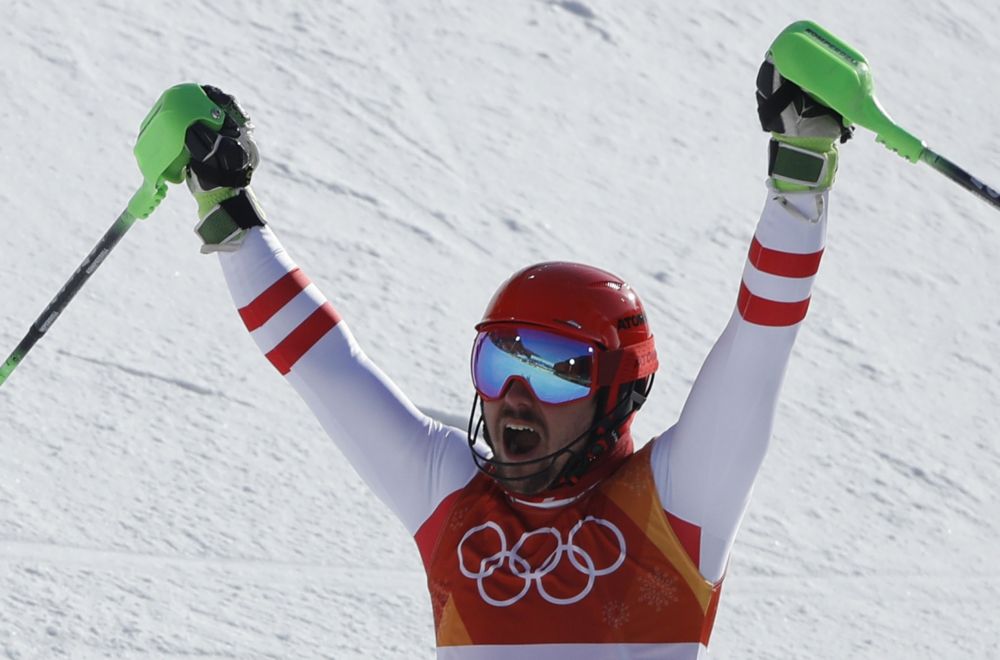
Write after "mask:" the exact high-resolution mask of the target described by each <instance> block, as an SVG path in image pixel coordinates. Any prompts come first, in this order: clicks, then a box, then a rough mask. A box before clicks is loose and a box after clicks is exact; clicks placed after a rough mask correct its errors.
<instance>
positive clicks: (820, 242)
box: [652, 61, 850, 581]
mask: <svg viewBox="0 0 1000 660" xmlns="http://www.w3.org/2000/svg"><path fill="white" fill-rule="evenodd" d="M757 88H758V107H759V111H760V118H761V123H762V126H763V127H764V128H765V130H768V131H772V132H773V139H772V140H771V144H770V158H769V164H768V174H769V175H770V178H769V179H768V196H767V200H766V202H765V204H764V210H763V212H762V213H761V217H760V221H759V223H758V224H757V229H756V231H755V233H754V238H753V240H752V242H751V245H750V250H749V254H748V257H747V262H746V266H745V268H744V270H743V279H742V282H741V284H740V289H739V294H738V296H737V303H736V309H735V310H734V311H733V314H732V317H731V318H730V320H729V324H728V325H727V326H726V329H725V330H724V331H723V333H722V336H721V337H719V340H718V341H717V342H716V344H715V346H714V347H713V348H712V350H711V352H710V353H709V355H708V357H707V358H706V360H705V363H704V365H703V366H702V368H701V371H700V373H699V374H698V377H697V379H696V380H695V383H694V386H693V387H692V389H691V393H690V395H689V396H688V399H687V402H686V403H685V405H684V409H683V411H682V412H681V416H680V419H679V420H678V422H677V424H675V425H674V426H673V427H672V428H671V429H669V430H668V431H667V432H665V433H664V434H663V435H662V436H660V437H659V438H657V440H656V441H655V442H656V445H655V446H654V448H653V456H652V461H653V468H654V474H655V475H656V479H657V489H658V491H659V494H660V499H661V502H662V504H663V507H664V509H666V511H667V513H668V514H669V515H670V516H671V521H672V523H673V525H674V528H675V530H676V531H677V532H678V535H679V536H680V538H681V539H682V541H683V542H684V544H685V547H686V548H687V549H688V553H689V554H690V555H692V558H693V559H694V560H695V562H696V563H697V564H698V566H699V569H700V570H701V573H702V575H704V576H705V577H706V578H707V579H709V580H712V581H718V580H720V579H721V578H722V576H723V574H724V573H725V567H726V561H727V558H728V556H729V551H730V548H731V547H732V544H733V540H734V538H735V536H736V531H737V529H738V527H739V524H740V520H741V519H742V517H743V513H744V512H745V510H746V507H747V503H748V501H749V498H750V493H751V490H752V487H753V483H754V480H755V479H756V477H757V472H758V470H759V468H760V465H761V463H762V461H763V459H764V455H765V453H766V451H767V446H768V442H769V440H770V436H771V428H772V425H773V422H774V413H775V409H776V407H777V401H778V393H779V391H780V389H781V382H782V379H783V377H784V373H785V367H786V366H787V364H788V358H789V356H790V354H791V351H792V346H793V344H794V342H795V337H796V335H797V333H798V330H799V327H800V325H801V323H802V320H803V319H804V318H805V316H806V310H807V309H808V307H809V301H810V294H811V291H812V284H813V280H814V278H815V275H816V272H817V270H818V268H819V263H820V257H821V256H822V254H823V248H824V245H825V236H826V221H827V206H828V195H829V188H830V185H831V184H832V182H833V178H834V174H835V172H836V166H837V146H836V140H837V139H841V140H846V139H847V137H849V136H850V131H849V130H848V129H845V128H844V127H843V123H842V120H841V118H840V116H839V115H836V113H834V112H833V111H832V110H830V109H828V108H826V107H824V106H822V105H820V104H819V103H818V102H816V101H815V100H814V99H812V98H811V97H809V96H808V95H806V94H804V93H803V92H802V91H801V90H800V89H799V88H798V87H796V86H795V85H794V84H793V83H791V82H789V81H787V80H785V79H784V78H781V77H780V75H779V74H778V72H777V71H776V70H775V69H774V67H773V66H772V65H771V63H770V61H766V62H765V63H764V65H763V66H762V67H761V70H760V73H759V75H758V80H757Z"/></svg>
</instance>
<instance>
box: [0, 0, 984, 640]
mask: <svg viewBox="0 0 1000 660" xmlns="http://www.w3.org/2000/svg"><path fill="white" fill-rule="evenodd" d="M219 16H226V20H225V21H220V20H219ZM804 16H810V17H813V18H814V19H815V20H817V21H818V22H820V23H821V24H824V25H826V26H827V27H829V28H830V29H831V30H833V31H834V32H835V33H837V34H839V35H841V36H843V37H844V38H845V39H846V40H847V41H848V42H850V43H852V44H854V45H856V46H857V47H858V48H859V49H860V50H861V51H862V52H864V53H866V55H867V56H868V59H869V61H870V63H871V65H872V70H873V72H874V74H875V79H876V82H877V84H876V89H877V91H878V96H879V99H880V100H881V102H882V103H883V105H884V106H885V107H886V108H887V109H889V110H890V111H891V114H892V115H893V117H894V118H896V119H897V120H899V121H900V122H901V123H902V124H903V125H904V126H906V127H907V128H908V129H910V130H912V131H913V132H914V133H916V134H918V135H920V136H921V137H922V138H924V139H925V140H927V142H928V143H929V144H932V145H933V146H934V147H935V148H937V149H939V150H940V151H941V152H942V153H943V154H945V155H946V156H948V157H949V158H952V159H954V160H955V161H956V162H958V163H960V164H962V165H963V166H965V167H967V168H968V169H969V170H970V171H971V172H973V173H975V174H977V175H981V176H982V177H983V179H984V180H986V181H987V182H990V183H992V184H993V185H994V186H996V185H997V183H998V182H1000V156H998V155H997V154H1000V131H997V130H996V129H995V128H993V119H992V117H991V116H990V113H989V109H990V108H993V107H995V103H994V102H993V98H992V96H993V88H992V87H991V86H990V85H988V84H983V81H984V80H986V81H989V80H993V79H995V78H996V77H997V73H998V72H997V68H998V66H1000V64H998V63H1000V45H998V44H997V43H996V40H995V39H993V37H992V35H995V34H996V33H997V32H998V29H1000V8H998V7H997V6H996V5H995V3H989V2H986V1H985V0H973V1H970V2H965V3H960V4H954V3H953V4H951V5H946V4H937V5H927V6H923V5H921V6H914V5H912V3H903V2H899V1H896V0H894V1H892V2H886V3H882V4H880V5H879V6H878V7H877V8H871V9H870V11H868V12H866V14H865V20H864V21H858V20H856V12H854V10H853V8H848V7H847V6H846V5H838V4H836V3H834V4H830V3H814V4H812V5H808V6H803V5H802V4H801V3H792V2H787V1H781V2H778V3H774V2H771V3H763V2H760V1H759V0H750V1H749V2H747V3H743V4H741V5H740V6H739V7H735V6H733V5H732V4H731V3H730V4H724V3H721V2H717V1H712V2H708V3H702V4H696V3H689V4H687V5H666V4H664V3H657V2H652V1H644V2H637V3H625V4H622V3H613V2H610V0H587V1H586V2H581V1H576V0H520V1H519V2H513V3H503V4H491V3H471V2H464V1H460V0H445V1H443V2H427V1H425V0H417V1H415V2H394V1H386V2H379V3H347V2H341V1H339V0H338V1H334V2H326V3H321V2H317V1H315V0H307V1H304V2H298V3H295V5H294V6H289V5H282V4H280V3H278V4H274V3H271V4H267V3H264V4H256V5H245V4H244V5H240V6H239V7H237V6H236V5H235V4H232V3H228V2H227V1H226V0H224V1H223V3H222V4H221V5H212V6H207V5H195V4H189V5H185V6H184V7H183V8H181V7H178V6H176V5H171V6H169V7H168V6H166V5H164V6H159V5H148V6H147V5H140V4H136V3H128V2H123V1H122V0H99V1H97V2H93V3H62V4H58V3H41V4H39V3H27V2H22V1H18V0H15V1H13V2H9V3H7V6H5V13H4V18H5V20H4V21H2V22H0V56H3V59H4V62H5V66H4V67H3V69H2V70H0V86H2V88H3V89H4V90H5V101H4V103H3V104H0V172H2V173H3V177H4V182H5V185H4V189H3V190H2V191H0V202H2V204H3V207H4V215H3V218H4V219H3V220H0V226H2V228H3V232H4V237H5V240H6V244H7V246H8V248H9V249H8V250H7V252H6V253H5V254H6V256H5V258H4V259H3V260H0V282H3V286H0V337H2V338H3V343H4V345H6V346H8V348H12V347H13V345H15V344H16V342H17V341H18V340H19V339H20V338H21V336H23V333H24V332H25V331H26V330H27V329H28V327H29V325H30V323H31V322H32V321H33V320H34V318H35V316H36V315H37V314H38V313H39V312H40V311H41V309H42V308H43V307H44V305H45V304H46V303H47V302H48V301H49V300H50V299H51V297H52V295H53V294H55V293H56V291H58V289H59V287H60V286H61V285H62V283H63V282H64V281H65V279H66V278H67V277H68V276H69V275H70V274H71V273H72V271H73V268H74V267H75V265H76V264H78V263H79V261H80V259H81V258H82V257H83V256H84V255H85V254H86V253H87V252H88V251H89V249H90V248H91V247H92V245H93V244H94V243H95V242H96V240H97V239H98V238H99V236H100V235H101V233H102V232H103V231H104V230H105V229H106V228H107V226H108V225H109V224H110V223H111V221H112V220H113V219H114V217H115V216H116V215H117V214H118V213H119V212H120V211H121V208H122V207H123V206H124V204H125V202H126V201H127V199H128V197H129V195H131V193H132V191H133V190H134V188H135V186H136V185H138V183H139V176H138V173H137V172H136V168H135V164H134V161H133V160H132V158H131V156H130V149H131V146H132V144H133V141H134V137H135V132H136V129H137V128H138V126H139V123H140V121H141V120H142V118H143V117H144V116H145V113H146V112H147V110H148V109H149V107H150V106H151V105H152V103H153V102H154V100H155V98H156V96H157V95H158V94H159V93H160V91H161V90H163V89H165V88H166V87H168V86H169V85H173V84H176V83H177V82H180V81H185V80H198V81H202V82H209V83H212V84H216V85H218V86H220V87H222V88H224V89H227V90H229V91H232V92H234V93H235V94H236V95H237V96H238V98H240V100H241V102H242V103H243V105H244V106H245V107H246V108H247V109H248V111H249V112H250V113H251V115H252V116H253V119H254V123H255V125H256V126H257V139H258V142H259V144H260V146H261V151H262V156H263V165H262V166H261V168H260V170H259V172H258V173H257V174H255V186H254V187H255V190H256V192H257V195H258V197H259V198H260V199H261V201H262V203H263V205H264V207H265V209H266V210H267V213H268V217H269V219H270V221H271V223H272V225H273V226H274V227H275V230H276V231H277V232H278V234H279V236H280V237H281V238H282V240H283V242H284V243H285V245H286V247H287V248H288V250H289V252H290V254H291V255H292V256H293V258H295V259H296V261H297V262H298V263H299V264H300V266H302V268H303V270H304V271H306V272H307V273H309V274H310V277H311V278H312V279H313V281H314V282H316V283H317V285H318V286H319V287H320V288H321V289H323V290H324V291H325V292H326V293H327V295H328V296H329V297H330V299H331V300H333V301H334V303H335V304H336V305H337V307H338V309H339V311H340V312H341V313H342V315H343V316H344V318H345V319H347V320H348V323H349V325H350V327H351V328H352V330H353V331H354V333H355V334H356V335H357V336H358V338H359V341H360V342H361V344H362V346H363V347H364V348H365V350H366V351H367V352H368V354H369V355H370V357H371V358H372V359H373V360H374V361H375V362H376V363H377V364H379V365H380V366H381V367H382V368H383V370H384V371H385V372H386V373H387V374H388V375H389V376H390V377H391V378H393V379H394V380H395V381H396V382H397V383H398V384H399V385H400V387H401V389H403V390H404V391H405V392H406V393H407V394H408V395H409V396H410V397H411V398H412V400H414V401H416V402H418V403H419V404H420V406H421V409H422V410H424V411H425V412H426V413H427V414H428V415H430V416H432V417H434V418H436V419H439V420H440V421H442V422H443V423H445V424H449V425H451V426H455V427H456V428H459V429H464V428H465V427H466V425H467V423H468V411H469V407H470V405H471V400H472V396H471V387H470V383H469V375H468V364H467V360H468V347H469V345H470V341H471V339H472V326H473V325H474V323H475V322H476V321H477V320H478V318H479V314H480V313H481V312H482V310H483V307H484V305H485V303H486V302H487V300H488V298H489V295H490V293H491V292H492V291H493V290H494V289H495V287H496V286H497V285H498V284H499V283H500V282H501V281H502V280H503V279H504V278H506V277H507V276H508V275H509V274H510V273H511V272H513V271H514V270H515V269H517V268H520V267H522V266H524V265H525V264H527V263H530V262H532V261H540V260H543V259H570V260H575V261H583V262H590V263H593V264H595V265H598V266H603V267H605V268H609V269H610V270H613V271H616V272H618V273H620V274H621V275H623V276H625V277H626V278H627V279H630V280H631V281H632V283H633V284H634V285H635V286H636V288H637V289H638V290H639V291H640V292H641V293H642V295H643V298H644V300H645V302H646V307H647V312H648V314H649V317H650V322H651V324H652V325H653V327H654V329H655V331H656V333H657V342H658V347H659V350H660V352H661V354H662V355H663V358H664V359H663V360H662V363H663V365H664V366H663V371H662V373H661V374H660V375H659V376H658V378H657V384H656V388H655V390H654V392H653V396H652V398H651V399H650V401H649V403H648V404H647V406H646V408H645V409H644V410H643V411H642V412H641V413H640V415H639V416H638V418H637V420H636V424H635V431H636V433H635V435H636V438H637V439H638V440H639V442H640V444H641V443H642V442H644V441H645V440H647V439H648V438H650V437H652V436H654V435H656V434H658V433H659V432H661V431H662V430H663V429H664V428H666V427H667V426H669V425H670V424H671V423H672V422H673V421H674V420H675V419H676V416H677V414H678V413H679V411H680V409H681V407H682V405H683V402H684V397H685V395H686V393H687V391H688V389H689V388H690V386H691V383H692V382H693V379H694V377H695V375H696V374H697V371H698V368H699V366H700V364H701V361H702V360H703V359H704V356H705V354H706V353H707V351H708V350H709V348H710V346H711V343H712V342H713V341H714V339H715V338H716V337H717V336H718V333H719V332H720V331H721V330H722V328H723V327H724V325H725V322H726V320H727V318H728V315H729V314H730V312H731V310H732V305H733V302H734V300H735V297H736V293H737V288H738V284H739V277H740V272H741V269H742V268H743V261H744V258H745V254H746V246H747V244H748V243H749V241H750V238H751V231H752V229H753V222H754V220H755V218H756V216H757V212H758V210H759V208H760V206H761V204H762V203H763V199H764V193H765V190H764V186H763V183H762V182H763V177H764V164H765V150H766V137H765V136H764V135H763V134H762V133H760V132H759V131H758V127H757V120H756V114H755V112H754V110H755V108H754V104H753V93H752V90H753V81H754V76H755V73H756V70H757V66H758V64H759V61H760V57H761V55H762V54H763V51H764V49H765V48H766V46H767V44H768V43H769V42H770V40H771V39H772V38H773V37H774V35H775V34H777V32H778V31H779V30H780V29H781V28H782V27H784V26H785V25H786V24H787V23H789V22H791V21H792V20H797V19H800V18H802V17H804ZM956 98H961V99H963V103H960V104H957V103H955V102H954V99H956ZM52 126H57V127H58V130H49V129H50V127H52ZM831 201H832V206H831V214H830V217H831V224H830V234H829V237H828V245H827V252H826V255H825V257H824V262H823V267H822V269H821V271H820V274H819V277H818V280H817V285H816V287H815V290H814V295H813V300H812V304H811V306H810V313H809V318H808V319H807V321H806V323H805V324H804V327H803V329H802V331H801V332H800V335H799V339H798V343H797V345H796V348H795V354H794V356H793V359H792V362H791V365H790V367H789V371H788V374H787V377H786V382H785V386H784V391H783V395H782V399H781V401H780V404H779V411H778V417H777V419H776V423H775V428H774V439H773V443H772V447H771V450H770V453H769V456H768V458H767V460H766V462H765V465H764V468H763V471H762V473H761V477H760V479H759V481H758V483H757V486H756V492H755V494H754V498H753V500H752V502H751V504H750V507H749V510H748V513H747V517H746V520H745V521H744V525H743V530H742V532H741V534H740V536H739V537H738V538H737V541H736V545H735V547H734V551H733V557H732V562H731V565H730V568H729V572H728V577H727V581H726V585H725V587H724V590H723V593H724V596H723V598H722V603H721V607H720V609H719V614H718V621H717V625H716V629H715V632H714V634H713V638H712V647H711V649H712V657H716V658H759V659H764V658H775V657H780V658H808V659H814V658H846V657H849V658H879V659H886V658H899V659H903V658H905V659H906V660H910V659H913V658H934V659H936V658H943V657H971V658H1000V629H998V627H997V625H996V622H997V621H1000V574H998V573H997V571H996V568H995V566H996V548H997V547H1000V522H998V521H1000V490H998V487H997V485H996V475H997V473H998V471H1000V442H998V440H997V438H998V434H997V427H998V425H1000V386H998V383H997V374H998V366H997V365H998V364H1000V312H998V311H997V310H1000V304H998V303H1000V299H998V297H997V296H998V293H997V292H998V291H1000V274H998V271H997V268H996V264H997V263H1000V223H998V222H997V220H998V219H997V217H996V212H995V211H994V210H992V209H990V208H988V207H987V206H986V205H984V204H982V203H980V202H978V201H976V200H974V199H973V198H972V197H971V196H970V195H968V194H967V193H966V192H964V191H962V190H960V189H959V188H958V187H957V186H954V185H953V184H952V183H950V182H948V181H946V180H945V179H944V178H943V177H940V176H939V175H937V174H935V173H934V172H932V171H931V170H930V169H929V168H926V167H918V166H911V165H908V164H906V163H904V162H902V161H901V160H900V159H899V158H897V157H895V156H893V155H892V154H890V153H888V152H886V151H885V149H883V148H882V147H881V146H879V145H877V144H875V143H874V141H873V139H872V136H871V135H869V134H866V133H865V132H864V131H861V130H859V131H858V133H857V134H856V136H855V138H854V139H853V140H851V141H850V142H849V143H848V144H846V145H844V146H843V148H842V163H841V170H840V172H839V174H838V184H837V188H836V190H835V191H834V193H833V196H832V198H831ZM194 219H195V218H194V204H193V202H192V201H191V200H190V198H189V197H188V195H187V193H186V191H185V190H183V187H179V186H175V187H172V189H171V192H170V194H169V195H168V197H167V199H166V200H165V201H164V203H163V204H162V205H161V207H160V209H159V210H158V211H157V212H156V213H155V214H154V216H153V217H151V218H149V219H148V220H145V221H142V222H140V223H138V224H137V225H136V226H135V227H134V228H133V229H132V230H131V232H130V234H129V235H128V236H127V237H126V238H125V239H124V240H123V241H122V243H121V244H120V245H119V247H118V248H116V250H115V252H114V253H113V254H112V255H111V256H110V257H109V258H108V259H107V260H106V262H105V263H104V264H103V265H102V267H101V269H100V271H98V272H97V273H96V274H95V276H94V277H93V278H92V280H91V281H90V282H89V283H88V284H87V286H86V287H85V288H84V289H83V291H82V292H81V293H80V295H79V296H78V297H77V299H76V300H74V302H73V303H72V305H71V306H70V307H69V308H68V309H67V310H66V311H65V312H64V313H63V314H62V315H61V317H60V318H59V320H58V322H57V323H56V324H55V325H54V326H53V328H52V330H51V331H50V332H49V333H48V334H47V335H46V337H45V338H44V339H43V341H42V342H40V343H39V345H38V346H37V347H36V348H35V349H34V350H33V352H32V353H31V355H30V356H29V357H28V359H27V360H26V361H25V363H24V364H23V365H21V366H20V367H19V368H18V370H17V371H16V372H15V373H14V375H13V376H12V377H11V379H10V380H9V381H8V383H7V384H5V385H4V386H3V389H0V657H6V658H18V659H21V658H24V659H27V658H50V657H53V658H57V657H68V658H74V659H77V658H102V657H124V658H161V657H169V658H290V657H297V658H298V657H301V658H338V659H342V658H430V657H432V655H433V648H432V647H433V630H432V624H431V609H430V603H429V598H428V596H427V593H426V588H425V586H424V578H423V573H422V569H421V566H420V562H419V558H418V556H417V552H416V549H415V546H414V544H413V541H412V539H411V538H409V537H408V535H407V534H406V532H405V530H403V529H402V526H401V525H400V524H399V523H398V522H397V521H395V520H394V519H393V517H392V515H391V514H390V513H389V512H388V511H387V510H386V509H385V508H384V507H383V506H382V505H381V504H380V503H379V502H377V501H376V500H375V499H374V498H373V497H372V496H371V495H370V494H369V493H368V492H367V490H366V489H365V488H364V486H363V485H362V484H361V482H360V480H359V478H358V477H357V475H356V474H355V473H354V472H353V470H352V469H351V468H350V466H349V465H348V464H347V462H346V461H345V460H344V458H343V457H342V456H341V455H340V454H339V452H338V451H337V449H336V448H335V447H333V446H332V445H331V443H330V442H329V441H328V440H327V439H326V437H325V435H324V434H323V432H322V430H321V429H320V428H319V426H318V424H317V423H316V422H315V421H314V420H312V419H311V417H310V416H309V414H308V412H307V410H306V408H305V406H304V405H303V404H302V403H301V402H300V401H299V400H298V399H297V398H296V397H295V396H294V394H293V393H292V392H291V391H290V388H288V387H287V386H286V385H285V383H283V381H282V379H281V377H280V376H278V375H277V374H276V373H274V371H273V370H272V369H271V368H270V366H269V365H268V364H267V362H266V360H264V359H263V358H262V357H261V356H260V355H259V354H258V352H257V350H256V348H255V347H254V345H253V342H252V340H251V339H250V338H249V337H248V336H247V334H246V332H245V331H244V330H243V328H242V325H241V323H240V321H239V318H238V316H237V315H236V313H235V312H234V310H233V309H232V306H231V303H230V301H229V296H228V293H227V291H226V288H225V285H224V283H223V281H222V277H221V275H220V273H219V268H218V265H217V264H216V263H215V259H214V258H206V257H203V256H202V255H200V254H198V245H197V241H196V239H195V238H194V236H193V235H192V233H191V231H190V229H191V227H192V226H193V225H194Z"/></svg>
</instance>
